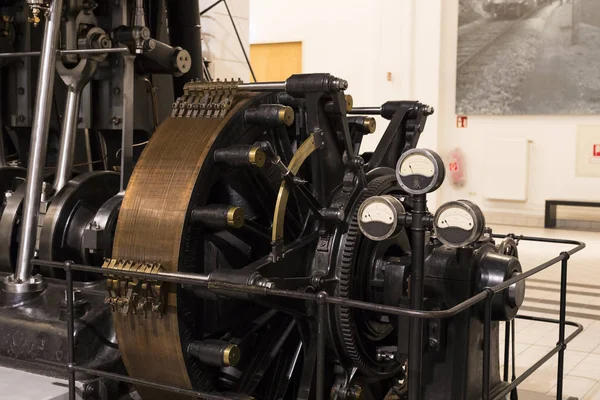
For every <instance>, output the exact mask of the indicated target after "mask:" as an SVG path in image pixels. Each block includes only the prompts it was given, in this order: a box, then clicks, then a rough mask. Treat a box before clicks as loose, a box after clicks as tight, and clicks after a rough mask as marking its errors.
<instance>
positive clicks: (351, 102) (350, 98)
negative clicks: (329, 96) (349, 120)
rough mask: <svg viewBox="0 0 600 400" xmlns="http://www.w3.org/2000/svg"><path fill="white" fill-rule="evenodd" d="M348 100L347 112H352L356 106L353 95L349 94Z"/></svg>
mask: <svg viewBox="0 0 600 400" xmlns="http://www.w3.org/2000/svg"><path fill="white" fill-rule="evenodd" d="M345 98H346V112H349V111H350V110H352V107H353V106H354V99H353V98H352V95H349V94H347V95H346V96H345Z"/></svg>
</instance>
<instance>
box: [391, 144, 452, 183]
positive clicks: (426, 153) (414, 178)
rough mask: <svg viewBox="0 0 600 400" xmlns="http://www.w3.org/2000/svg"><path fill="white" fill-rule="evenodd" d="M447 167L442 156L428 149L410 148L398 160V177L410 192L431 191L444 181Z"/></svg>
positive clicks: (399, 181)
mask: <svg viewBox="0 0 600 400" xmlns="http://www.w3.org/2000/svg"><path fill="white" fill-rule="evenodd" d="M445 176H446V169H445V168H444V162H443V161H442V159H441V157H440V156H439V155H438V154H437V153H435V152H433V151H431V150H427V149H410V150H408V151H406V152H404V154H402V156H401V157H400V159H399V160H398V164H397V165H396V178H397V179H398V183H399V184H400V187H401V188H402V189H404V190H405V191H406V192H407V193H409V194H425V193H431V192H433V191H434V190H436V189H437V188H439V187H440V185H441V184H442V182H444V177H445Z"/></svg>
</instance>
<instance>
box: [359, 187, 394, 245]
mask: <svg viewBox="0 0 600 400" xmlns="http://www.w3.org/2000/svg"><path fill="white" fill-rule="evenodd" d="M402 214H404V207H403V206H402V203H401V202H400V200H398V199H396V198H395V197H393V196H373V197H369V198H368V199H367V200H365V202H364V203H362V204H361V206H360V208H359V209H358V227H359V228H360V230H361V232H362V233H363V234H364V235H365V236H366V237H368V238H369V239H371V240H376V241H382V240H386V239H389V238H391V237H394V236H396V235H397V234H398V233H399V232H400V231H401V230H402V226H399V225H398V215H402Z"/></svg>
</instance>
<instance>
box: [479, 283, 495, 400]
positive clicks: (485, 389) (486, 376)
mask: <svg viewBox="0 0 600 400" xmlns="http://www.w3.org/2000/svg"><path fill="white" fill-rule="evenodd" d="M486 293H487V294H488V297H487V298H486V299H485V306H484V307H485V310H484V314H485V315H484V321H483V382H482V385H481V392H482V393H481V398H482V399H483V400H488V399H489V398H490V353H491V351H492V350H491V347H492V346H491V343H492V337H491V336H492V332H491V328H492V298H493V297H494V292H493V291H492V290H491V289H486Z"/></svg>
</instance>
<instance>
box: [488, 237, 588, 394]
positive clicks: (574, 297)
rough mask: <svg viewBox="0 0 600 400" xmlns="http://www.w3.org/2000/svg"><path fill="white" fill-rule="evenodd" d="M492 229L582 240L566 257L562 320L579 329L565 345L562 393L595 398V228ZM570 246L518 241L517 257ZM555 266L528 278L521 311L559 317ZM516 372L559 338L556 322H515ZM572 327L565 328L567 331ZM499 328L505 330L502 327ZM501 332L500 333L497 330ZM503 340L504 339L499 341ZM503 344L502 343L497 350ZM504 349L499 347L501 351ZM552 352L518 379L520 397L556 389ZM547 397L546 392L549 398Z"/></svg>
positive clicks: (543, 256) (528, 260) (535, 259)
mask: <svg viewBox="0 0 600 400" xmlns="http://www.w3.org/2000/svg"><path fill="white" fill-rule="evenodd" d="M493 228H494V232H495V233H509V232H512V233H515V234H524V235H529V236H543V237H554V238H566V239H575V240H582V241H584V242H586V244H587V247H586V248H585V249H584V250H583V251H581V252H580V253H578V254H576V255H574V256H573V257H572V258H571V259H570V260H569V271H568V289H567V320H571V321H575V322H579V323H581V324H582V325H583V326H584V328H585V329H584V331H583V333H581V334H580V335H579V336H578V337H577V338H575V339H574V340H573V341H572V342H571V343H570V344H569V346H568V348H567V351H566V355H565V367H564V372H565V378H564V385H563V396H564V398H567V397H576V398H579V399H584V400H600V233H599V232H583V231H567V230H556V229H539V228H529V227H510V226H502V225H496V226H493ZM568 248H569V246H562V245H551V244H543V243H531V242H521V244H520V245H519V257H520V260H521V264H522V265H523V267H524V269H526V270H527V269H531V268H533V267H535V266H537V265H538V264H540V263H542V262H544V261H546V260H548V259H550V258H552V257H554V256H556V255H558V254H559V253H560V252H561V251H564V250H567V249H568ZM559 282H560V265H556V266H554V267H550V268H549V269H547V270H545V271H543V272H541V273H540V274H538V275H536V276H534V277H532V278H531V279H530V280H529V281H528V284H527V291H526V296H525V303H524V304H523V307H522V309H521V312H520V314H527V315H533V316H540V317H548V318H558V309H559ZM515 330H516V348H515V351H516V354H517V356H516V372H517V375H518V374H520V373H521V372H523V371H525V370H526V369H527V368H529V367H530V366H531V365H533V364H534V363H535V362H537V361H538V360H539V359H540V358H541V357H542V356H543V355H544V354H546V353H547V352H548V351H550V350H551V349H552V348H553V347H554V346H555V345H556V342H557V341H558V328H557V326H556V325H552V324H546V323H541V322H534V321H526V320H517V321H516V327H515ZM573 330H574V328H572V327H567V335H568V334H569V333H571V332H573ZM501 332H504V330H503V329H501ZM501 336H502V335H501ZM501 342H503V340H501ZM502 348H503V343H501V351H502ZM501 354H503V352H501ZM557 365H558V359H557V357H556V356H555V357H553V358H552V359H551V360H549V361H548V362H547V363H546V364H545V365H543V366H542V367H541V368H540V369H539V370H538V371H536V372H535V373H533V374H532V375H531V376H530V377H529V378H528V379H527V380H525V382H523V384H522V385H521V388H522V389H523V390H526V391H527V392H523V395H521V396H520V398H522V399H534V398H535V399H537V398H539V397H538V394H545V395H547V396H552V395H555V394H556V379H557V378H556V374H557ZM548 398H550V397H548Z"/></svg>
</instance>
